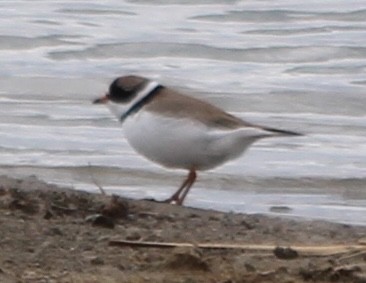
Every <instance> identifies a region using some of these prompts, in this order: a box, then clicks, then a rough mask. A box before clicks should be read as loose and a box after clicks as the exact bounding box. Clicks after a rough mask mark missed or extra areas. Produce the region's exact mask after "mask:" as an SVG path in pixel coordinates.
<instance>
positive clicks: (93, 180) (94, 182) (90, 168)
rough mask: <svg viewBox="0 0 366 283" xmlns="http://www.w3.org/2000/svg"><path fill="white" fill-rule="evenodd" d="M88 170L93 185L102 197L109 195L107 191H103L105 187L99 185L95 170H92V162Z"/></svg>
mask: <svg viewBox="0 0 366 283" xmlns="http://www.w3.org/2000/svg"><path fill="white" fill-rule="evenodd" d="M88 169H89V176H90V179H91V181H92V183H93V184H94V185H95V186H97V187H98V189H99V190H100V192H101V194H102V195H107V194H106V192H105V190H104V189H103V187H102V186H101V185H99V184H98V182H97V180H96V179H95V178H94V175H93V170H92V166H91V164H90V162H88Z"/></svg>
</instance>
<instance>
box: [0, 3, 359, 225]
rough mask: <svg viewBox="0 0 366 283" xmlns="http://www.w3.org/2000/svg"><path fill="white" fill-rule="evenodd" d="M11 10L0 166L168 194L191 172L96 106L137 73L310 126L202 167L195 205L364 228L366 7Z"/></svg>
mask: <svg viewBox="0 0 366 283" xmlns="http://www.w3.org/2000/svg"><path fill="white" fill-rule="evenodd" d="M0 15H1V17H0V65H1V68H0V103H1V108H0V153H1V159H0V174H8V175H11V176H17V177H18V176H28V175H36V176H38V177H39V178H41V179H44V180H47V181H50V182H54V183H59V184H63V185H69V186H72V187H74V188H76V189H84V190H89V191H97V190H98V189H97V186H96V185H95V184H94V183H95V182H96V183H98V184H100V185H103V187H104V188H105V189H106V190H108V191H109V192H113V193H119V194H122V195H125V196H129V197H134V198H141V197H156V198H160V199H163V198H166V197H168V196H169V195H170V194H171V193H172V192H173V191H174V190H175V189H176V188H177V186H178V185H179V183H180V182H181V180H182V179H183V178H184V176H185V174H186V172H184V171H168V170H165V169H163V168H161V167H159V166H157V165H154V164H152V163H149V162H148V161H146V160H144V159H143V158H142V157H140V156H138V155H136V154H135V153H134V152H133V150H132V149H131V148H130V147H129V146H128V144H127V143H126V141H125V140H124V138H123V133H122V131H121V129H120V125H119V124H118V122H117V121H116V120H115V119H114V117H113V116H112V115H111V114H110V113H109V111H108V110H107V109H105V108H104V107H97V106H94V105H91V101H92V100H93V99H94V98H96V97H98V96H100V95H101V94H103V93H104V92H105V91H106V89H107V86H108V84H109V83H110V81H111V80H112V79H113V78H114V77H116V76H119V75H125V74H129V73H134V74H139V75H144V76H148V77H150V78H153V79H156V80H159V81H161V82H162V83H164V84H166V85H169V86H178V88H179V89H180V90H182V91H186V92H190V93H191V94H192V95H194V96H197V97H200V98H202V99H205V100H207V101H210V102H212V103H214V104H216V105H220V106H221V107H223V108H225V109H226V110H228V111H230V112H231V113H234V114H236V115H238V116H239V117H242V118H243V119H246V120H248V121H251V122H254V123H259V124H263V125H268V126H273V127H280V128H285V129H289V130H295V131H301V132H303V133H305V134H306V136H304V137H301V138H277V139H268V140H265V141H261V142H258V143H256V144H255V146H253V147H252V148H251V149H250V151H248V153H247V154H246V155H245V156H243V157H242V158H240V159H238V160H237V161H235V162H232V163H228V164H227V165H225V166H223V167H219V168H217V169H215V170H212V171H209V172H204V173H201V174H199V180H198V182H197V184H196V185H195V187H194V189H193V190H192V192H191V193H190V195H189V197H188V199H187V205H190V206H197V207H205V208H215V209H219V210H225V211H241V212H246V213H266V214H274V215H285V216H295V217H302V218H316V219H326V220H331V221H335V222H342V223H354V224H360V225H365V224H366V213H365V212H366V135H365V133H366V110H365V105H366V95H365V93H366V78H365V73H366V40H365V38H366V3H361V2H360V1H352V0H347V1H346V0H344V1H342V0H332V1H323V2H320V3H319V1H307V2H306V3H303V2H301V3H300V2H299V1H289V0H287V1H285V0H284V1H218V0H206V1H203V0H202V1H196V0H195V1H183V0H175V1H166V0H160V1H151V0H150V1H148V0H145V1H117V0H110V1H103V3H101V2H97V1H94V2H93V1H25V0H20V1H16V2H14V1H1V3H0Z"/></svg>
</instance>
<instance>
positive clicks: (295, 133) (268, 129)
mask: <svg viewBox="0 0 366 283" xmlns="http://www.w3.org/2000/svg"><path fill="white" fill-rule="evenodd" d="M262 129H263V130H265V131H268V132H272V133H275V134H278V135H283V136H303V134H300V133H297V132H292V131H287V130H279V129H274V128H267V127H262Z"/></svg>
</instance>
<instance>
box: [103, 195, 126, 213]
mask: <svg viewBox="0 0 366 283" xmlns="http://www.w3.org/2000/svg"><path fill="white" fill-rule="evenodd" d="M102 214H103V215H104V216H107V217H110V218H115V219H117V218H127V216H128V204H127V202H126V201H124V200H123V199H121V198H120V197H119V196H116V195H112V198H111V201H110V202H109V204H108V205H106V206H105V207H104V208H103V209H102Z"/></svg>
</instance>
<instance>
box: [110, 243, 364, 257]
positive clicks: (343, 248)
mask: <svg viewBox="0 0 366 283" xmlns="http://www.w3.org/2000/svg"><path fill="white" fill-rule="evenodd" d="M109 245H110V246H118V247H126V246H129V247H145V248H176V247H198V248H202V249H225V250H246V251H257V252H272V251H273V250H274V249H275V248H276V247H277V246H275V245H252V244H220V243H201V244H191V243H174V242H166V243H164V242H145V241H127V240H111V241H109ZM290 248H291V249H293V250H295V251H297V252H300V253H303V254H304V255H312V256H329V255H335V254H343V253H347V252H352V251H355V250H358V251H362V250H366V245H329V246H297V245H295V246H290Z"/></svg>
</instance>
